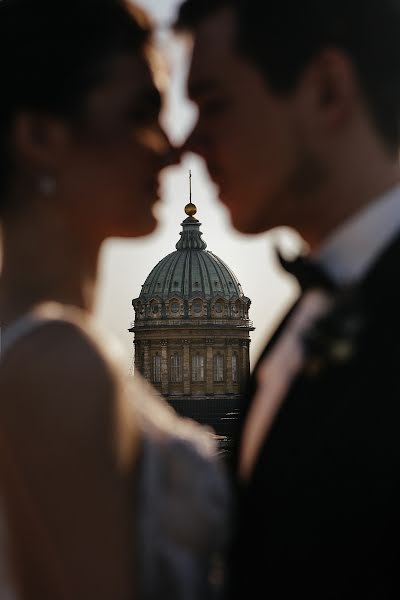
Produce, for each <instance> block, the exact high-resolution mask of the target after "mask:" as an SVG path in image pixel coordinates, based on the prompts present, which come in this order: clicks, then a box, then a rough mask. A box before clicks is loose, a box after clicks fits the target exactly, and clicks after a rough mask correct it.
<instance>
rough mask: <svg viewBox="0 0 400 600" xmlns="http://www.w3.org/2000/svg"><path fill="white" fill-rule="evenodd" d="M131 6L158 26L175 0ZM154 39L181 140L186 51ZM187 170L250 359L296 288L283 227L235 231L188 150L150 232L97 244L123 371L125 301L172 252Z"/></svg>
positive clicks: (101, 299)
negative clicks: (233, 284)
mask: <svg viewBox="0 0 400 600" xmlns="http://www.w3.org/2000/svg"><path fill="white" fill-rule="evenodd" d="M137 4H140V5H141V6H142V7H143V8H145V9H147V11H148V12H149V13H150V14H151V15H152V16H153V18H154V20H155V21H156V22H157V23H158V24H162V25H163V26H165V25H167V24H168V23H169V22H171V21H172V20H173V18H174V15H175V13H176V10H177V7H178V6H179V4H180V0H137ZM161 43H162V53H163V54H164V55H165V57H166V59H167V61H168V62H169V65H170V71H171V82H170V92H169V95H168V99H167V102H166V107H165V111H164V115H163V123H164V125H165V128H166V130H167V132H168V134H169V135H170V137H171V139H172V140H174V141H176V142H179V141H181V140H183V139H185V136H186V135H187V133H188V132H189V131H190V130H191V128H192V126H193V123H194V122H195V119H196V111H195V108H194V107H193V106H192V105H191V104H190V103H189V102H188V101H187V99H186V98H185V95H184V81H185V69H186V68H187V57H186V54H187V52H186V50H185V48H184V47H183V44H182V43H178V42H177V41H176V40H175V39H174V37H173V36H172V35H168V34H166V33H164V34H163V35H162V40H161ZM189 169H192V183H193V202H194V203H195V204H196V205H197V208H198V213H197V215H196V217H197V218H198V219H199V220H200V222H201V223H202V227H201V230H202V232H203V239H204V240H205V241H206V242H207V246H208V250H211V251H212V252H214V253H215V254H216V255H217V256H219V257H220V258H221V259H222V260H223V261H225V262H226V263H227V264H228V265H229V266H230V267H231V268H232V270H233V271H234V273H235V274H236V276H237V277H238V279H239V282H240V283H241V285H242V287H243V291H244V294H245V295H246V296H248V297H249V298H251V300H252V306H251V309H250V318H251V319H252V320H253V321H254V326H255V327H256V331H254V332H253V333H252V334H251V339H252V343H251V360H252V363H253V364H254V361H255V359H256V357H257V356H258V354H259V353H260V352H261V350H262V347H263V345H264V343H265V341H266V339H267V337H268V335H269V334H270V333H271V331H272V330H273V328H274V326H275V324H276V322H277V320H278V319H279V318H280V316H281V315H282V314H283V313H284V311H285V310H286V308H287V306H288V305H289V304H290V302H291V301H292V299H293V298H294V297H295V295H296V293H297V288H296V285H295V284H294V283H293V282H292V280H291V278H289V277H288V276H286V275H282V274H281V272H280V271H279V270H278V269H277V267H276V264H275V261H274V259H273V252H272V246H273V244H274V243H275V242H276V240H277V239H279V240H280V243H284V244H285V245H287V246H291V247H296V245H297V244H298V238H297V237H296V236H295V235H294V234H293V233H291V232H290V231H288V230H275V231H273V232H270V233H269V234H264V235H258V236H244V235H241V234H239V233H237V232H236V231H235V230H234V229H233V228H232V226H231V224H230V220H229V214H228V212H227V210H226V209H225V207H224V206H223V205H222V204H221V203H220V202H219V201H218V198H217V193H216V189H215V187H214V186H213V184H212V183H211V181H210V179H209V177H208V174H207V171H206V169H205V166H204V163H203V162H202V161H201V160H200V159H199V158H198V157H196V156H193V155H190V156H187V157H186V158H185V159H184V161H183V163H182V164H181V165H180V166H179V167H175V168H174V169H170V170H169V171H168V172H166V173H165V175H164V176H163V180H162V194H161V197H162V199H161V202H160V204H159V206H158V212H157V214H158V217H159V227H158V229H157V231H156V232H155V233H154V234H153V235H151V236H149V237H147V238H140V239H134V240H131V241H130V240H128V241H127V240H115V239H113V240H109V241H108V242H106V243H105V244H104V246H103V249H102V254H101V261H100V283H99V289H98V302H97V307H96V316H97V317H98V318H99V320H100V321H101V322H102V324H103V326H104V325H105V326H106V327H107V328H108V329H109V330H110V331H111V333H113V334H114V335H115V336H117V337H118V338H119V340H120V341H121V342H122V344H123V346H124V349H125V350H126V361H127V365H126V368H127V371H128V369H129V362H130V356H131V354H132V347H133V346H132V341H133V336H132V334H130V333H129V332H128V331H127V329H128V327H129V326H130V324H131V322H132V321H133V320H134V311H133V308H132V305H131V302H132V299H133V298H136V297H137V296H138V295H139V293H140V289H141V286H142V285H143V283H144V281H145V279H146V277H147V275H148V274H149V273H150V271H151V269H152V268H153V267H154V266H155V265H156V263H157V262H158V261H159V260H161V259H162V258H163V257H164V256H165V255H166V254H168V253H170V252H173V251H174V250H175V244H176V242H177V241H178V239H179V232H180V230H181V227H180V223H181V221H182V220H183V218H184V217H185V215H184V212H183V209H184V206H185V204H187V202H188V201H189V200H188V190H189V184H188V171H189ZM243 201H244V202H245V201H246V199H245V198H244V199H243Z"/></svg>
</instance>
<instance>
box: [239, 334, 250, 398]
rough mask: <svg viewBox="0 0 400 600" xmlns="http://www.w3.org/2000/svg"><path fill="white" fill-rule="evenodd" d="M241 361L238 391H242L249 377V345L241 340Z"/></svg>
mask: <svg viewBox="0 0 400 600" xmlns="http://www.w3.org/2000/svg"><path fill="white" fill-rule="evenodd" d="M240 345H241V360H240V363H241V364H240V371H241V373H240V389H241V390H242V391H244V390H245V389H246V387H247V382H248V380H249V376H250V362H249V343H248V341H247V340H241V341H240Z"/></svg>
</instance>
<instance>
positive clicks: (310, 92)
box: [301, 48, 361, 130]
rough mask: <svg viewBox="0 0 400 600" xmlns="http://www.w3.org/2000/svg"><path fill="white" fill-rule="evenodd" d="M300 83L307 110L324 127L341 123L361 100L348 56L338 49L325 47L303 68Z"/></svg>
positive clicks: (340, 124)
mask: <svg viewBox="0 0 400 600" xmlns="http://www.w3.org/2000/svg"><path fill="white" fill-rule="evenodd" d="M301 86H302V87H303V89H304V90H307V92H306V95H307V104H308V109H309V110H310V111H312V112H313V113H314V118H316V119H317V120H318V121H319V125H320V126H321V127H322V128H323V129H326V130H332V129H336V128H338V127H339V128H340V127H342V126H344V125H345V124H346V123H347V122H348V121H349V119H351V117H352V115H353V113H354V110H355V107H356V106H357V105H358V104H359V103H360V102H361V90H360V87H359V83H358V79H357V76H356V72H355V69H354V66H353V64H352V62H351V59H350V58H349V57H348V56H347V55H346V53H345V52H343V51H342V50H340V49H338V48H326V49H324V50H323V51H322V52H321V53H320V54H319V55H318V56H317V57H316V58H315V59H314V60H313V61H312V62H311V63H310V65H309V66H308V68H307V69H306V71H305V73H304V75H303V78H302V83H301Z"/></svg>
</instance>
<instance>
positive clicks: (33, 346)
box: [0, 311, 136, 454]
mask: <svg viewBox="0 0 400 600" xmlns="http://www.w3.org/2000/svg"><path fill="white" fill-rule="evenodd" d="M103 343H106V342H105V340H103V339H101V336H100V335H99V333H98V331H97V330H96V327H95V326H93V325H92V323H91V320H90V318H89V319H88V318H86V316H85V315H84V314H81V313H80V311H78V312H76V311H71V312H69V311H68V314H66V313H64V314H63V315H62V316H61V315H59V317H58V318H51V319H44V320H43V321H41V323H40V326H39V327H36V328H35V329H33V330H32V331H30V332H29V333H28V334H27V335H24V336H23V337H21V338H20V339H19V340H18V341H17V342H16V343H15V344H13V346H12V348H10V349H9V351H7V353H6V355H5V356H4V360H3V359H2V360H1V362H0V365H1V366H0V397H1V401H0V419H1V420H2V422H3V424H4V425H6V424H7V423H8V425H9V427H10V430H12V431H17V430H18V431H23V430H24V429H32V428H34V429H35V428H40V427H44V428H45V429H46V431H49V430H50V429H51V427H53V429H54V427H56V428H57V430H58V432H59V433H61V431H62V432H63V433H64V434H65V436H66V439H73V438H75V439H78V438H80V439H85V438H87V436H88V433H89V432H90V436H91V438H92V441H94V438H95V437H97V436H99V440H100V439H101V438H102V437H104V436H105V435H106V436H107V437H108V439H111V438H110V435H111V437H112V438H114V439H116V438H115V436H117V437H118V443H117V445H118V446H120V452H122V451H124V453H125V452H127V454H130V453H131V451H132V448H133V446H132V444H133V440H134V438H135V437H136V433H135V430H136V427H135V423H134V418H133V415H131V418H130V419H129V422H127V421H126V419H124V418H123V417H124V416H125V415H126V412H127V411H126V409H124V406H123V405H124V394H123V392H122V389H123V382H122V381H121V377H120V374H119V373H118V371H117V369H116V368H115V366H114V365H113V361H112V360H110V359H109V357H108V354H107V352H105V351H104V350H103V348H102V344H103ZM37 433H38V434H40V431H39V429H38V431H37ZM125 449H126V450H125Z"/></svg>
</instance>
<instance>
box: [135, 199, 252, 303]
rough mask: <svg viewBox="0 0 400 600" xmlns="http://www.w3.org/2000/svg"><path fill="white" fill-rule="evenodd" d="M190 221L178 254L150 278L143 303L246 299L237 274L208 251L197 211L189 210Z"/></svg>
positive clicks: (162, 262) (191, 207) (186, 222)
mask: <svg viewBox="0 0 400 600" xmlns="http://www.w3.org/2000/svg"><path fill="white" fill-rule="evenodd" d="M185 212H186V214H188V215H189V216H188V218H187V219H185V220H184V221H183V222H182V223H181V225H182V231H181V234H180V236H181V238H180V240H179V241H178V243H177V244H176V251H175V252H172V253H171V254H168V256H165V257H164V258H163V259H162V260H160V262H159V263H158V264H157V265H156V266H155V267H154V269H153V270H152V271H151V273H150V274H149V276H148V277H147V279H146V281H145V283H144V285H143V286H142V291H141V293H140V296H139V299H140V300H143V301H148V300H150V299H151V298H160V299H161V300H167V299H169V298H172V297H176V296H178V297H182V298H185V299H190V298H193V297H195V296H199V297H202V298H206V299H211V298H215V297H216V296H220V297H221V298H224V299H226V300H233V299H236V298H243V297H244V295H243V291H242V288H241V285H240V283H239V281H238V279H237V277H236V276H235V274H234V273H233V271H232V270H231V269H230V268H229V267H228V265H227V264H225V263H224V262H223V261H222V260H221V259H220V258H219V257H218V256H216V255H215V254H213V253H212V252H210V251H209V250H206V248H207V244H206V243H205V241H204V240H203V239H202V235H203V234H202V233H201V231H200V225H201V223H200V222H199V221H198V220H197V219H196V218H195V217H194V215H195V214H196V207H195V206H194V204H191V203H190V204H188V205H187V206H186V208H185Z"/></svg>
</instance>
